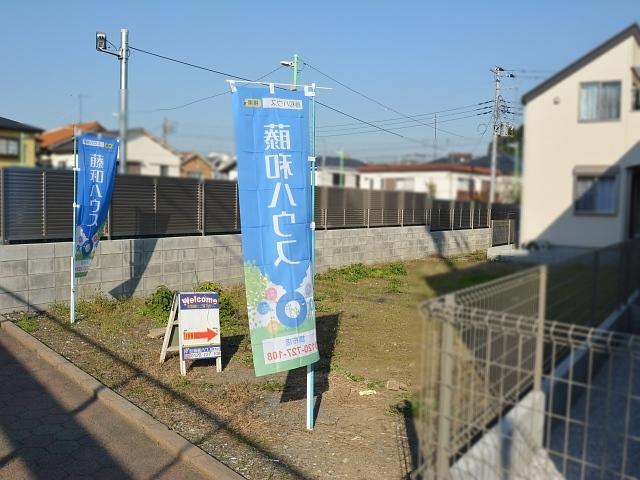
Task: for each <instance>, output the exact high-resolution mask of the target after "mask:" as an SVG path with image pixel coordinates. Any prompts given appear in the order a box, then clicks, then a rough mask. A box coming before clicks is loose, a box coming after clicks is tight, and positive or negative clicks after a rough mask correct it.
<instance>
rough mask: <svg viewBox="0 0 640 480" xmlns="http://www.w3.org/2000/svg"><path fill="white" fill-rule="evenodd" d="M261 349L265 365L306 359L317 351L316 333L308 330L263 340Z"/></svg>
mask: <svg viewBox="0 0 640 480" xmlns="http://www.w3.org/2000/svg"><path fill="white" fill-rule="evenodd" d="M262 349H263V352H264V362H265V363H266V364H270V363H276V362H284V361H287V360H292V359H295V358H300V357H306V356H307V355H311V354H312V353H315V352H317V351H318V343H317V342H316V332H315V331H314V330H310V331H308V332H301V333H298V334H295V335H287V336H286V337H278V338H270V339H268V340H263V341H262Z"/></svg>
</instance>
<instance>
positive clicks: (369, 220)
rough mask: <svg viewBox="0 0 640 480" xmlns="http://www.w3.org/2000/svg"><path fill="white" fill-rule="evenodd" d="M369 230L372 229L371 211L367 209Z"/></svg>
mask: <svg viewBox="0 0 640 480" xmlns="http://www.w3.org/2000/svg"><path fill="white" fill-rule="evenodd" d="M367 228H371V209H370V208H367Z"/></svg>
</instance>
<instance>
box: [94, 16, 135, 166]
mask: <svg viewBox="0 0 640 480" xmlns="http://www.w3.org/2000/svg"><path fill="white" fill-rule="evenodd" d="M109 45H112V46H113V50H110V49H109ZM96 50H97V51H99V52H102V53H108V54H109V55H114V56H116V57H118V59H119V60H120V114H119V115H118V123H119V130H120V148H119V149H118V155H119V157H120V166H119V168H118V170H119V171H120V173H126V172H127V124H128V120H129V115H128V110H127V106H128V98H127V97H128V91H127V84H128V77H129V72H128V63H129V30H128V29H126V28H123V29H121V30H120V48H119V49H117V50H116V49H115V46H114V45H113V44H111V43H110V42H109V40H107V34H106V33H105V32H96Z"/></svg>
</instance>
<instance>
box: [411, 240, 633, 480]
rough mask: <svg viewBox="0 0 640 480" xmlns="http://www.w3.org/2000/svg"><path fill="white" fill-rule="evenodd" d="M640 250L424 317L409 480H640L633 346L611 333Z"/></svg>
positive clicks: (513, 280)
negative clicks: (414, 459) (415, 452)
mask: <svg viewBox="0 0 640 480" xmlns="http://www.w3.org/2000/svg"><path fill="white" fill-rule="evenodd" d="M639 247H640V241H630V242H626V243H623V244H619V245H614V246H611V247H607V248H605V249H601V250H598V251H596V252H591V253H589V254H587V255H583V256H580V257H576V258H573V259H570V260H567V261H565V262H562V263H559V264H557V265H556V264H554V265H550V266H541V267H534V268H530V269H527V270H523V271H521V272H518V273H515V274H513V275H509V276H507V277H504V278H501V279H498V280H494V281H492V282H487V283H484V284H481V285H479V286H475V287H471V288H467V289H465V290H461V291H458V292H455V293H453V294H449V295H446V296H444V297H439V298H437V299H435V300H433V301H430V302H427V303H425V304H424V305H423V306H422V312H423V315H424V316H425V318H426V319H427V321H426V323H425V326H426V328H425V336H424V339H423V349H424V350H423V352H424V354H423V367H422V373H423V380H424V381H423V385H422V388H421V407H420V409H419V411H420V412H421V415H420V421H419V424H420V428H419V438H420V448H419V452H420V458H419V464H418V466H417V468H416V469H415V471H414V472H413V477H414V478H435V479H449V478H455V479H466V478H470V479H471V478H472V479H489V478H490V479H494V478H503V479H504V478H509V479H511V478H513V479H515V478H518V479H520V478H521V479H530V478H534V479H548V478H552V479H555V478H558V479H560V478H569V479H591V478H603V479H631V478H640V369H639V368H640V336H637V335H633V334H632V333H620V332H617V331H615V330H616V329H622V328H628V327H629V325H630V324H631V323H632V316H631V314H629V313H628V311H630V309H631V307H630V306H631V305H632V302H635V301H636V300H637V299H638V297H639V294H638V292H639V289H640V268H639V267H640V265H639V264H638V261H639V258H640V255H639ZM594 285H595V288H593V286H594ZM565 299H567V301H565ZM623 307H624V308H623ZM625 312H626V313H625ZM623 313H624V314H623ZM596 324H598V325H607V328H608V329H603V328H595V327H594V325H596Z"/></svg>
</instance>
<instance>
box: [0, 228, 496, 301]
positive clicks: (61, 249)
mask: <svg viewBox="0 0 640 480" xmlns="http://www.w3.org/2000/svg"><path fill="white" fill-rule="evenodd" d="M490 244H491V231H490V230H489V229H478V230H456V231H445V232H429V231H428V230H426V229H425V227H420V226H419V227H385V228H372V229H364V228H361V229H346V230H327V231H318V232H317V235H316V256H317V257H316V265H317V268H318V270H319V271H322V270H326V269H328V268H332V267H340V266H344V265H349V264H352V263H357V262H362V263H380V262H390V261H396V260H410V259H417V258H421V257H426V256H429V255H442V256H453V255H458V254H463V253H469V252H473V251H477V250H487V248H489V247H490ZM70 254H71V243H70V242H61V243H40V244H31V245H2V246H0V313H2V312H10V311H17V310H27V309H45V308H46V307H47V306H48V305H50V304H52V303H55V302H68V301H69V285H70V273H69V266H70V261H69V257H70ZM203 281H216V282H220V283H223V284H234V283H240V282H242V281H243V269H242V247H241V236H240V234H231V235H212V236H205V237H171V238H146V239H129V240H110V241H102V242H100V245H99V247H98V251H97V253H96V256H95V258H94V260H93V262H92V263H91V268H90V270H89V273H88V275H87V276H86V277H84V278H81V279H79V281H78V294H79V297H81V298H82V297H85V298H86V297H90V296H93V295H97V294H104V295H108V296H113V297H123V296H129V295H142V296H145V295H149V294H151V293H152V292H153V291H154V290H155V289H156V288H157V287H158V286H159V285H167V286H168V287H170V288H172V289H176V290H182V291H187V290H190V289H193V288H194V287H195V285H197V284H198V283H200V282H203Z"/></svg>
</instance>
